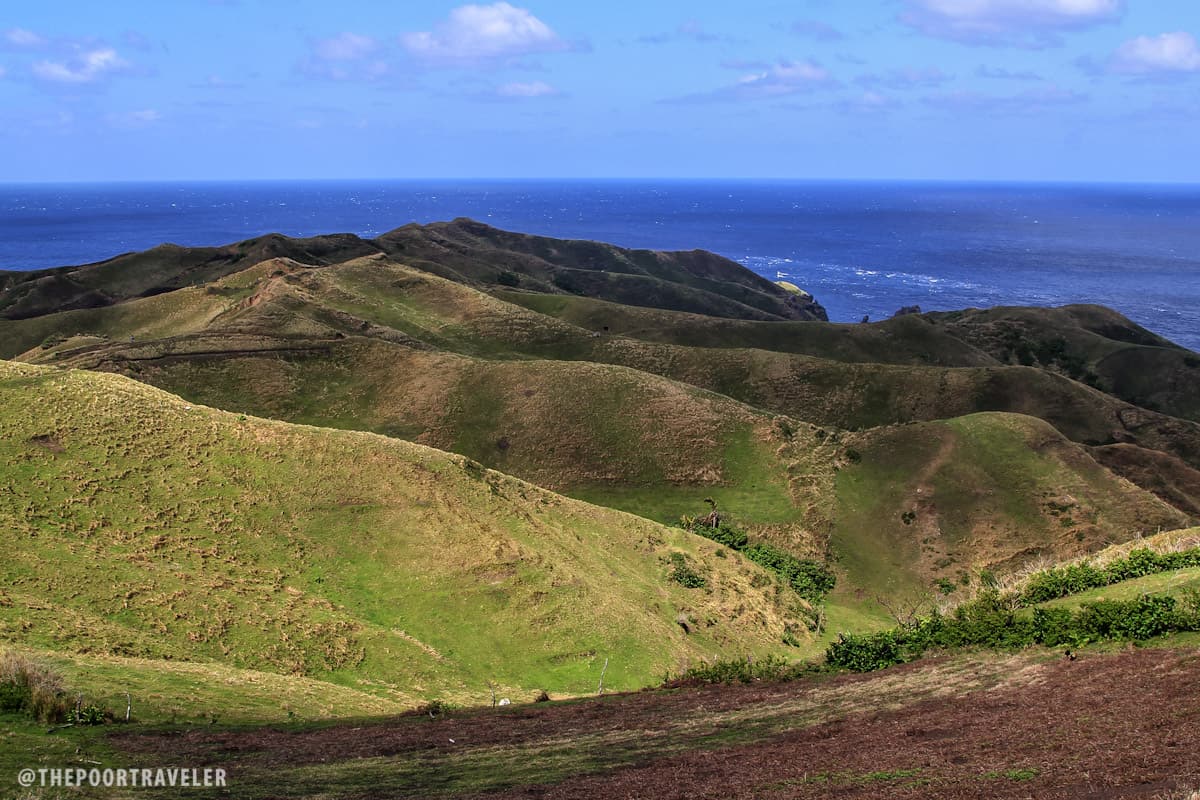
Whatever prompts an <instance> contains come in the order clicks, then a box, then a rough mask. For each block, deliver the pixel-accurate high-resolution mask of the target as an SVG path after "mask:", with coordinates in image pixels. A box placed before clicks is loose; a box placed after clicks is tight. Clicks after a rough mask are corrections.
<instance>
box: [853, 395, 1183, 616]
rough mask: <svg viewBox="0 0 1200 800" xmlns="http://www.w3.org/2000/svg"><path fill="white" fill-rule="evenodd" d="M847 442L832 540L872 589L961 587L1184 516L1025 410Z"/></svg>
mask: <svg viewBox="0 0 1200 800" xmlns="http://www.w3.org/2000/svg"><path fill="white" fill-rule="evenodd" d="M847 448H848V450H852V451H854V452H853V456H854V459H853V461H854V463H850V464H847V465H846V466H845V467H844V468H843V469H842V470H841V471H840V472H839V473H838V476H837V501H838V511H837V515H836V526H835V529H834V537H833V546H834V550H835V552H837V553H838V554H839V556H840V558H841V563H842V565H843V566H844V567H845V569H846V570H847V572H848V573H849V576H850V582H851V583H852V584H854V585H856V586H863V587H875V591H879V592H886V590H887V589H888V588H889V587H893V591H894V593H895V594H900V595H902V594H904V593H905V592H914V591H919V590H921V589H924V588H927V587H929V585H930V582H931V581H933V580H934V579H938V578H940V579H945V580H949V581H951V582H952V583H955V584H959V583H961V582H963V581H965V580H967V579H969V577H970V576H971V575H973V574H974V573H975V572H976V571H977V570H978V569H979V568H981V567H984V566H991V567H993V568H996V567H997V566H998V567H1000V570H1001V572H1006V571H1009V570H1013V569H1017V568H1019V567H1020V566H1022V565H1024V564H1026V563H1029V562H1031V561H1035V560H1038V559H1040V558H1046V557H1049V558H1054V559H1061V558H1064V557H1069V556H1070V555H1071V554H1073V553H1074V554H1081V553H1086V552H1092V551H1095V550H1097V549H1099V548H1101V547H1103V546H1104V545H1106V544H1111V543H1113V542H1114V541H1118V540H1124V539H1125V538H1128V536H1129V534H1131V533H1134V532H1138V531H1140V532H1146V533H1149V532H1151V531H1153V530H1155V529H1156V528H1158V527H1163V528H1176V527H1181V526H1183V525H1185V524H1186V523H1187V518H1186V517H1185V516H1184V515H1183V514H1181V513H1180V512H1178V511H1176V510H1175V509H1173V508H1171V507H1170V506H1168V505H1167V504H1166V503H1164V502H1162V501H1160V500H1158V499H1157V498H1154V497H1152V496H1150V495H1149V494H1148V493H1146V492H1142V491H1140V490H1138V489H1137V488H1136V487H1134V486H1132V485H1131V484H1128V483H1125V482H1123V481H1119V480H1116V479H1114V478H1113V476H1112V475H1111V474H1110V473H1109V472H1107V471H1106V470H1105V469H1103V468H1102V467H1100V466H1099V465H1098V464H1096V462H1095V461H1093V460H1092V459H1091V458H1090V457H1089V456H1088V455H1087V454H1086V452H1084V451H1083V450H1082V449H1081V448H1079V447H1078V446H1076V445H1074V444H1072V443H1070V442H1068V441H1067V440H1065V439H1064V438H1063V437H1062V436H1061V435H1060V434H1059V433H1058V432H1057V431H1055V430H1054V429H1053V428H1051V427H1050V426H1049V425H1047V424H1045V423H1043V422H1041V421H1039V420H1036V419H1033V418H1031V417H1024V416H1018V415H1006V414H976V415H971V416H967V417H960V418H956V419H953V420H948V421H939V422H930V423H922V424H915V425H901V426H894V427H889V428H880V429H875V430H872V431H868V432H865V433H862V434H858V435H857V436H856V437H851V438H850V439H849V441H848V443H847ZM905 513H910V514H911V516H910V517H908V518H907V519H906V518H905V517H904V514H905Z"/></svg>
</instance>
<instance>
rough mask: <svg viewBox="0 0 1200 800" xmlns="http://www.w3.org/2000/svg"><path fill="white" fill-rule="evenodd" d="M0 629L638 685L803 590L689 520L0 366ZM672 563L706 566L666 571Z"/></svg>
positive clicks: (515, 687) (351, 440)
mask: <svg viewBox="0 0 1200 800" xmlns="http://www.w3.org/2000/svg"><path fill="white" fill-rule="evenodd" d="M0 451H2V452H3V458H0V465H3V466H2V467H0V469H2V470H3V483H4V485H5V486H6V487H7V491H6V492H5V493H4V495H3V496H2V497H0V524H3V526H4V528H5V529H6V531H8V533H7V537H8V538H7V542H8V544H7V545H6V553H5V555H6V558H5V560H4V564H3V565H2V566H0V587H2V588H0V638H2V639H3V640H5V641H6V642H9V643H17V644H20V645H22V646H25V647H33V648H40V649H43V650H53V651H60V652H64V653H78V654H84V655H97V656H117V657H123V658H140V659H157V660H167V661H171V662H177V661H178V662H196V663H213V664H217V665H224V666H226V667H230V668H235V669H240V670H258V671H261V672H268V673H274V674H280V675H296V676H303V677H307V678H313V679H318V680H321V681H326V682H330V683H333V684H339V685H342V686H345V687H347V688H349V689H354V690H356V691H358V692H365V693H367V694H374V695H378V696H379V697H381V698H382V699H384V700H390V701H392V702H397V703H402V704H407V705H409V706H411V705H415V704H417V703H418V702H419V701H421V700H427V699H430V698H433V697H442V698H446V699H451V700H453V701H455V702H462V701H464V700H466V699H471V700H473V701H474V702H480V701H481V699H482V698H484V697H486V696H487V694H488V686H489V682H490V683H491V684H494V685H495V686H496V687H498V688H499V690H501V691H507V692H517V693H520V694H529V693H532V692H534V691H536V690H538V689H546V690H549V691H551V692H555V693H568V694H571V693H581V692H588V691H594V690H595V687H596V684H597V681H598V679H599V677H600V673H601V670H602V669H603V665H604V662H605V661H606V660H607V661H609V667H608V670H607V674H606V677H605V684H606V685H608V686H611V687H614V688H622V687H623V688H627V689H631V688H637V687H640V686H642V685H645V684H646V683H647V682H649V681H651V680H653V679H654V678H655V677H657V676H659V675H661V674H662V672H663V671H664V670H666V669H668V668H673V667H675V666H676V665H677V664H678V663H680V662H681V661H684V662H686V661H689V660H694V659H698V658H700V657H708V656H713V655H716V654H721V653H724V654H741V653H760V654H766V653H772V652H780V651H781V650H783V649H785V646H784V645H783V643H782V638H783V633H784V631H785V629H787V630H792V629H794V630H795V634H794V635H795V636H797V637H801V638H803V637H806V636H807V633H806V632H804V631H803V630H802V629H800V628H797V627H796V626H795V625H794V622H795V618H796V608H797V607H798V606H799V605H801V604H802V602H803V601H801V600H799V598H797V597H796V596H795V595H794V594H792V593H791V590H790V589H786V588H784V587H783V586H782V585H780V584H778V583H777V581H776V580H775V579H774V578H773V576H771V575H770V574H769V573H765V572H764V571H763V570H762V569H760V568H759V567H757V566H755V565H753V564H750V563H749V562H746V561H744V560H743V559H741V558H740V557H739V556H738V555H737V554H734V553H726V552H721V553H720V557H718V550H720V549H721V548H720V547H719V546H718V545H716V544H715V543H713V542H710V541H708V540H706V539H702V538H700V537H696V536H693V535H691V534H687V533H685V532H683V531H681V530H679V529H671V528H666V527H663V526H661V525H658V524H655V523H652V522H649V521H647V520H644V519H640V518H638V517H634V516H632V515H628V514H623V513H620V512H617V511H612V510H608V509H603V508H598V507H595V506H590V505H587V504H585V503H581V502H578V501H574V500H569V499H567V498H564V497H561V496H559V495H555V494H553V493H551V492H549V491H546V490H544V489H540V488H538V487H535V486H533V485H531V484H528V483H525V482H523V481H520V480H516V479H514V478H510V477H508V476H506V475H503V474H500V473H496V472H492V471H490V470H487V469H486V468H484V467H483V466H482V465H480V464H478V463H476V462H473V461H470V460H468V459H464V458H462V457H461V456H452V455H448V454H445V453H442V452H440V451H436V450H432V449H430V448H427V447H422V446H420V445H415V444H409V443H407V442H401V441H397V440H393V439H387V438H384V437H380V436H376V435H373V434H367V433H357V432H348V431H332V430H326V429H317V428H311V427H304V426H295V425H289V424H286V423H281V422H274V421H268V420H263V419H258V418H252V417H246V416H240V415H235V414H230V413H226V412H220V411H216V410H214V409H210V408H206V407H203V406H198V405H194V404H191V403H189V402H187V401H184V400H182V399H180V398H178V397H174V396H172V395H169V394H166V393H164V392H161V391H159V390H157V389H153V388H151V387H148V386H146V385H144V384H140V383H137V382H134V381H132V380H129V379H127V378H123V377H120V376H116V375H105V374H101V373H94V372H84V371H75V370H71V371H62V370H57V369H48V368H44V367H34V366H27V365H18V364H13V363H11V362H3V363H0ZM681 567H686V568H688V569H690V570H692V571H693V572H695V573H696V574H699V575H701V576H702V577H703V579H704V581H703V582H704V586H703V588H685V587H684V586H683V585H682V584H681V583H680V582H679V581H676V580H673V579H672V577H671V576H672V574H674V573H675V572H676V571H677V570H679V569H680V568H681Z"/></svg>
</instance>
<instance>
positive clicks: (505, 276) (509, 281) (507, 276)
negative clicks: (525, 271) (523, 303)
mask: <svg viewBox="0 0 1200 800" xmlns="http://www.w3.org/2000/svg"><path fill="white" fill-rule="evenodd" d="M496 283H498V284H500V285H501V286H517V285H519V284H520V283H521V279H520V278H519V277H518V276H517V273H515V272H510V271H508V270H504V271H502V272H501V273H500V274H499V275H497V276H496Z"/></svg>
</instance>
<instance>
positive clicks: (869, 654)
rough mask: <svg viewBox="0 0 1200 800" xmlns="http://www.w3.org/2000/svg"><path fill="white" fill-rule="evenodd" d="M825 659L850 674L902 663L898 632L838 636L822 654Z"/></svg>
mask: <svg viewBox="0 0 1200 800" xmlns="http://www.w3.org/2000/svg"><path fill="white" fill-rule="evenodd" d="M825 660H826V661H827V662H828V663H829V664H830V665H831V666H834V667H839V668H841V669H848V670H850V671H851V672H873V671H875V670H877V669H884V668H886V667H890V666H892V665H894V664H901V663H903V662H904V660H905V659H904V656H903V654H902V652H901V647H900V638H899V632H898V631H895V630H891V631H883V632H882V633H866V634H860V635H854V634H848V633H842V634H839V635H838V640H837V641H836V642H833V643H832V644H830V645H829V648H828V649H827V650H826V651H825Z"/></svg>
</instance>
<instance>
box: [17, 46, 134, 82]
mask: <svg viewBox="0 0 1200 800" xmlns="http://www.w3.org/2000/svg"><path fill="white" fill-rule="evenodd" d="M129 67H130V64H129V62H128V61H126V60H125V59H123V58H121V56H120V55H118V54H117V51H116V50H114V49H112V48H111V47H100V48H96V49H94V50H85V51H84V52H82V53H80V54H79V55H78V56H75V57H73V58H69V59H66V60H62V61H51V60H48V59H47V60H43V61H35V62H34V63H33V66H32V67H31V68H30V69H31V70H32V72H33V75H34V77H36V78H39V79H40V80H43V81H47V82H50V83H61V84H74V85H78V84H85V83H94V82H95V81H98V80H100V79H101V78H104V77H106V76H108V75H112V74H115V73H120V72H123V71H125V70H127V69H129Z"/></svg>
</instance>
